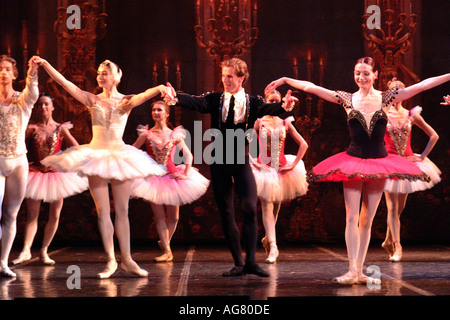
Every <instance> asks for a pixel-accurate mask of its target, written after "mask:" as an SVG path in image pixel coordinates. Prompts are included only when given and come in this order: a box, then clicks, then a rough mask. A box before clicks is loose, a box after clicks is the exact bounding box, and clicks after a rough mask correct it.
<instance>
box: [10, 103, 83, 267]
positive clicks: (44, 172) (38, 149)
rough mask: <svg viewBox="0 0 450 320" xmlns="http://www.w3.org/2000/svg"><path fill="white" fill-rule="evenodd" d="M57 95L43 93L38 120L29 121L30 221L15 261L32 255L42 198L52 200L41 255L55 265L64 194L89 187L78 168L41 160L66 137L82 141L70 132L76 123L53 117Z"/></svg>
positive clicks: (68, 140)
mask: <svg viewBox="0 0 450 320" xmlns="http://www.w3.org/2000/svg"><path fill="white" fill-rule="evenodd" d="M54 109H55V108H54V106H53V98H52V97H51V96H49V95H46V94H42V95H41V96H40V97H39V100H38V102H37V104H36V107H35V108H34V110H33V111H34V114H35V117H32V118H31V119H32V120H33V118H35V121H34V123H30V124H29V125H28V128H27V131H26V134H25V138H26V142H27V146H28V153H27V155H28V161H29V172H28V183H27V190H26V194H25V198H26V203H27V221H26V224H25V237H24V243H23V249H22V251H21V252H20V254H19V256H18V257H17V259H15V260H13V262H12V263H13V264H19V263H22V262H25V261H27V260H30V259H31V246H32V244H33V240H34V237H35V235H36V232H37V228H38V218H39V212H40V207H41V202H42V201H44V202H49V203H50V206H49V215H48V221H47V224H46V225H45V229H44V239H43V240H42V246H41V250H40V255H39V257H40V259H41V261H42V262H43V263H44V264H47V265H53V264H55V261H54V260H52V259H50V257H49V256H48V253H47V249H48V247H49V246H50V243H51V242H52V240H53V237H54V236H55V233H56V230H57V229H58V224H59V216H60V214H61V210H62V207H63V201H64V198H67V197H70V196H73V195H75V194H77V193H81V192H83V191H86V190H87V189H88V187H89V186H88V180H87V178H86V177H81V176H79V175H78V174H76V173H74V172H59V171H56V170H54V169H52V168H49V167H46V166H44V165H42V164H41V160H42V159H44V158H45V157H47V156H49V155H52V154H57V153H58V152H60V151H61V147H62V143H63V140H65V141H66V143H68V144H69V145H71V146H78V142H77V141H76V140H75V138H74V137H73V136H72V135H71V134H70V131H69V129H72V127H73V125H72V124H71V123H70V122H65V123H62V124H60V123H57V122H56V121H55V120H54V119H53V110H54Z"/></svg>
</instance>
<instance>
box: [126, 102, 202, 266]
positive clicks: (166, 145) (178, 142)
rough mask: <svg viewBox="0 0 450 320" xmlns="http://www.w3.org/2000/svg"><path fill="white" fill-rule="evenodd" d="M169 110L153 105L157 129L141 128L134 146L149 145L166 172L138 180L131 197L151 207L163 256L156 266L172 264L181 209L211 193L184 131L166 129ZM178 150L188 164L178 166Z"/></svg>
mask: <svg viewBox="0 0 450 320" xmlns="http://www.w3.org/2000/svg"><path fill="white" fill-rule="evenodd" d="M169 115H170V107H169V106H168V105H167V104H166V103H165V102H164V101H156V102H155V103H153V105H152V118H153V120H154V121H155V125H154V126H153V127H152V128H151V129H148V127H144V128H140V129H139V130H138V131H139V132H140V135H139V138H138V139H137V140H136V142H135V143H134V144H133V145H134V146H135V147H137V148H140V147H141V146H142V145H143V144H144V143H145V144H146V148H147V152H148V154H149V155H150V156H151V157H152V158H153V159H155V160H156V161H157V162H158V163H159V164H161V165H164V166H165V167H166V168H167V174H166V175H165V176H162V177H147V178H137V179H135V180H134V182H133V184H132V185H131V195H132V196H133V197H136V198H142V199H145V200H147V201H149V202H150V203H151V207H152V211H153V214H154V216H155V221H156V230H157V232H158V236H159V239H160V240H159V241H158V244H159V246H160V248H161V250H162V252H163V254H162V255H161V256H158V257H156V258H155V259H154V260H155V261H156V262H169V261H172V260H173V254H172V250H171V248H170V240H171V239H172V236H173V234H174V233H175V230H176V228H177V224H178V219H179V210H180V206H181V205H183V204H186V203H191V202H194V201H195V200H197V199H199V198H200V197H201V196H202V195H203V194H204V193H205V192H206V190H207V189H208V186H209V180H208V179H206V178H205V177H204V176H203V175H201V174H200V173H199V172H198V171H197V170H196V169H195V168H192V160H193V156H192V153H191V151H190V150H189V148H188V147H187V146H186V143H185V142H184V138H185V136H186V134H185V130H184V129H183V128H182V127H177V128H175V129H173V130H171V129H170V128H169V127H168V126H167V119H168V117H169ZM177 147H178V149H180V150H181V151H182V152H183V155H184V157H185V164H180V165H175V163H174V157H175V153H176V152H177Z"/></svg>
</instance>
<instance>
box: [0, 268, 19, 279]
mask: <svg viewBox="0 0 450 320" xmlns="http://www.w3.org/2000/svg"><path fill="white" fill-rule="evenodd" d="M0 276H1V277H5V278H15V277H16V276H17V275H16V274H15V273H14V272H12V270H11V269H10V268H9V267H8V266H0Z"/></svg>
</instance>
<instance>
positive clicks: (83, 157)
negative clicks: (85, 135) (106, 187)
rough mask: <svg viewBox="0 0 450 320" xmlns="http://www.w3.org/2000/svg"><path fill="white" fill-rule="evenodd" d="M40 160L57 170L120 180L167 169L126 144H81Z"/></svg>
mask: <svg viewBox="0 0 450 320" xmlns="http://www.w3.org/2000/svg"><path fill="white" fill-rule="evenodd" d="M41 163H42V164H43V165H45V166H49V167H52V168H55V169H56V170H58V171H64V172H76V173H78V174H79V175H82V176H100V177H102V178H104V179H116V180H121V181H123V180H129V179H134V178H138V177H146V176H149V175H163V174H165V173H166V168H165V167H164V166H163V165H159V164H157V163H156V161H155V160H153V159H152V158H151V157H150V156H149V155H148V154H147V153H145V152H144V151H142V150H139V149H137V148H135V147H133V146H130V145H127V144H123V145H122V146H121V148H114V149H94V148H92V147H91V146H90V145H89V144H84V145H81V146H76V147H71V148H69V149H67V150H65V151H64V152H62V153H60V154H57V155H53V156H48V157H46V158H45V159H44V160H42V161H41Z"/></svg>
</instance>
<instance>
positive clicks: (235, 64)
mask: <svg viewBox="0 0 450 320" xmlns="http://www.w3.org/2000/svg"><path fill="white" fill-rule="evenodd" d="M221 67H222V68H223V67H232V68H234V70H235V71H236V75H237V76H238V77H244V81H243V82H242V84H244V83H245V81H247V79H248V77H249V76H250V74H249V73H248V67H247V63H246V62H245V61H244V60H241V59H239V58H231V59H229V60H225V61H223V62H222V65H221Z"/></svg>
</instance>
